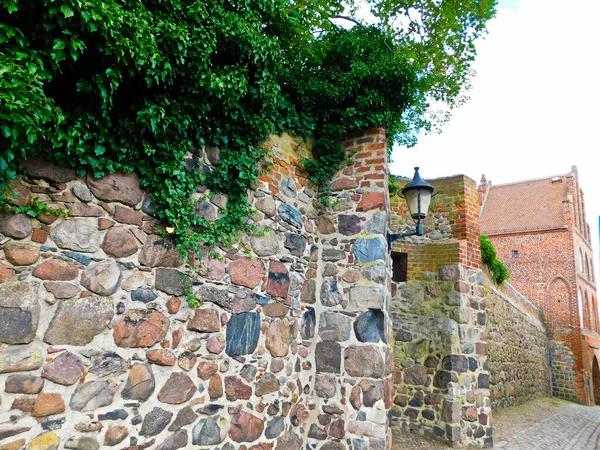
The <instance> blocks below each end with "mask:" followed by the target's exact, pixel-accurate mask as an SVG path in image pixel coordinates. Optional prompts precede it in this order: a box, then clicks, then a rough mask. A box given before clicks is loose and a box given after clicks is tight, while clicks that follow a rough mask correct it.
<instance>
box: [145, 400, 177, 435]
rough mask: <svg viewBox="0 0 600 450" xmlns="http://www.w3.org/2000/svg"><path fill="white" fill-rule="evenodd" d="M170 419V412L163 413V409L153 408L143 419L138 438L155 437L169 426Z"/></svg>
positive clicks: (171, 414) (171, 415)
mask: <svg viewBox="0 0 600 450" xmlns="http://www.w3.org/2000/svg"><path fill="white" fill-rule="evenodd" d="M172 417H173V413H172V412H169V411H165V410H164V409H162V408H159V407H158V406H155V407H154V408H153V409H152V411H150V412H149V413H148V414H146V416H145V417H144V422H143V423H142V429H141V430H140V436H144V437H149V436H156V435H157V434H159V433H160V432H161V431H162V430H164V429H165V428H166V427H167V425H169V422H171V418H172Z"/></svg>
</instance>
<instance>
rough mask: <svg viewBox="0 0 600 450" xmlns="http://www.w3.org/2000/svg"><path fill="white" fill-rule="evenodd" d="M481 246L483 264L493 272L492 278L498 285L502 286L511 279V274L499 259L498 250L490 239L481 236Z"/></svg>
mask: <svg viewBox="0 0 600 450" xmlns="http://www.w3.org/2000/svg"><path fill="white" fill-rule="evenodd" d="M479 242H480V244H481V262H483V263H484V264H485V265H486V266H488V268H489V269H490V271H491V272H492V278H493V279H494V282H495V283H496V284H502V283H503V282H504V281H506V280H508V279H509V278H510V272H509V271H508V269H507V268H506V266H505V265H504V263H503V262H502V261H500V260H499V259H498V258H497V254H496V249H495V248H494V244H492V241H490V238H489V237H487V236H485V235H481V236H480V237H479Z"/></svg>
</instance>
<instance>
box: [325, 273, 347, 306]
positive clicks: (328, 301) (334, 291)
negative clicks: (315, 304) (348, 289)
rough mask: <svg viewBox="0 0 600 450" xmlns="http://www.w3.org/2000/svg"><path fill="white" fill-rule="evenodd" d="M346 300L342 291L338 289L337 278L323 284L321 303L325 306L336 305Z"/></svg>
mask: <svg viewBox="0 0 600 450" xmlns="http://www.w3.org/2000/svg"><path fill="white" fill-rule="evenodd" d="M343 301H344V297H343V296H342V293H341V292H340V291H339V290H338V284H337V280H335V279H329V280H325V281H323V284H322V285H321V303H322V304H323V305H324V306H336V305H339V304H340V303H342V302H343Z"/></svg>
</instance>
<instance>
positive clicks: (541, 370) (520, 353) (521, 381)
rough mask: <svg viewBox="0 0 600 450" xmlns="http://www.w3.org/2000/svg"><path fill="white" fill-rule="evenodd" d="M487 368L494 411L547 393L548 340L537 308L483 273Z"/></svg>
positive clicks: (548, 376) (548, 372) (548, 379)
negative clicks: (496, 283) (484, 278)
mask: <svg viewBox="0 0 600 450" xmlns="http://www.w3.org/2000/svg"><path fill="white" fill-rule="evenodd" d="M485 281H486V283H485V304H486V312H487V338H488V339H487V342H488V370H489V372H490V398H491V401H492V409H493V410H494V411H496V410H499V409H502V408H505V407H507V406H514V405H519V404H521V403H524V402H526V401H528V400H532V399H534V398H535V397H539V396H545V395H549V394H550V370H549V366H548V351H549V348H550V347H549V342H548V338H547V335H546V333H547V331H546V328H545V326H544V324H543V323H542V322H541V321H540V311H539V309H538V308H537V307H536V306H535V305H533V304H532V303H530V302H529V301H528V300H527V299H526V298H524V297H523V296H521V295H519V293H518V292H516V291H515V290H514V289H513V288H511V286H510V284H509V283H503V286H496V285H495V284H494V283H493V281H491V280H490V278H489V277H488V276H487V275H486V280H485Z"/></svg>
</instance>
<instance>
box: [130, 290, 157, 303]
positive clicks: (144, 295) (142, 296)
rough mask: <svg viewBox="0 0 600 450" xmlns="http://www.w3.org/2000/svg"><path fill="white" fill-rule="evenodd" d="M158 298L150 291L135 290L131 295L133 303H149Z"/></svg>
mask: <svg viewBox="0 0 600 450" xmlns="http://www.w3.org/2000/svg"><path fill="white" fill-rule="evenodd" d="M157 298H158V294H157V293H156V292H154V291H151V290H150V289H136V290H135V291H133V292H132V293H131V300H132V301H134V302H141V303H150V302H153V301H154V300H156V299H157Z"/></svg>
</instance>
